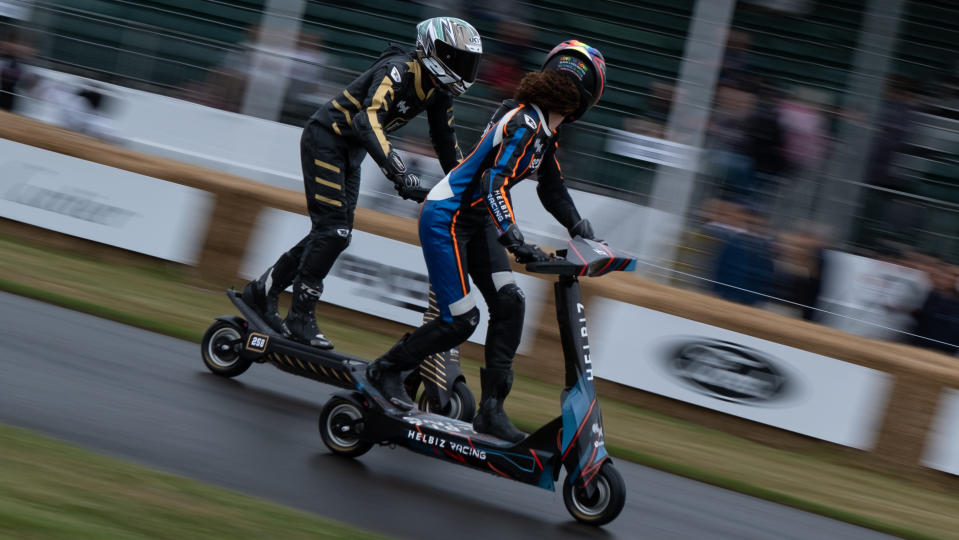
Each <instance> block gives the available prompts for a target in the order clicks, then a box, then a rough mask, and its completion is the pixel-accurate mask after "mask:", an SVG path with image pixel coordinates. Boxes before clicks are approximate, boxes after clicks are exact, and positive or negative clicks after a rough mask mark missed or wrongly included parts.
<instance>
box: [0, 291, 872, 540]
mask: <svg viewBox="0 0 959 540" xmlns="http://www.w3.org/2000/svg"><path fill="white" fill-rule="evenodd" d="M0 355H2V356H0V422H3V423H8V424H13V425H17V426H22V427H26V428H29V429H33V430H36V431H38V432H41V433H44V434H47V435H51V436H53V437H57V438H59V439H63V440H66V441H70V442H73V443H76V444H79V445H81V446H84V447H87V448H90V449H93V450H96V451H99V452H102V453H105V454H109V455H112V456H116V457H120V458H123V459H127V460H131V461H135V462H138V463H141V464H144V465H148V466H151V467H153V468H157V469H161V470H165V471H168V472H172V473H176V474H181V475H185V476H190V477H193V478H196V479H199V480H202V481H205V482H209V483H212V484H217V485H220V486H224V487H227V488H231V489H235V490H237V491H242V492H245V493H249V494H252V495H255V496H259V497H263V498H266V499H271V500H273V501H276V502H279V503H282V504H285V505H289V506H293V507H297V508H300V509H303V510H306V511H309V512H315V513H317V514H321V515H324V516H329V517H332V518H335V519H338V520H341V521H344V522H347V523H350V524H353V525H356V526H359V527H362V528H365V529H371V530H374V531H377V532H380V533H383V534H386V535H389V536H393V537H400V538H411V539H412V538H415V539H432V538H442V539H444V540H448V539H451V538H456V539H471V538H477V539H483V540H489V539H490V538H494V539H496V540H504V539H508V538H550V539H560V538H604V539H636V538H650V539H670V538H696V539H700V538H710V539H713V538H730V539H733V538H735V539H751V538H775V539H787V538H817V539H818V538H830V539H860V538H862V539H865V538H885V536H883V535H880V534H878V533H875V532H873V531H870V530H866V529H861V528H858V527H854V526H852V525H848V524H846V523H842V522H839V521H834V520H830V519H827V518H824V517H820V516H817V515H814V514H809V513H806V512H802V511H799V510H794V509H791V508H788V507H784V506H780V505H777V504H773V503H770V502H767V501H763V500H760V499H755V498H752V497H748V496H745V495H740V494H738V493H734V492H731V491H727V490H724V489H720V488H717V487H713V486H710V485H706V484H702V483H699V482H695V481H692V480H688V479H685V478H681V477H678V476H673V475H670V474H666V473H663V472H660V471H657V470H653V469H648V468H645V467H640V466H637V465H633V464H631V463H626V462H623V461H618V462H617V468H618V469H619V471H620V472H621V473H622V475H623V477H624V478H625V480H626V485H627V488H628V490H629V491H628V495H627V501H626V508H625V509H624V510H623V513H622V514H621V515H620V517H619V518H618V519H617V520H616V521H614V522H613V523H611V524H609V525H607V526H606V527H605V528H603V529H594V528H591V527H586V526H582V525H580V524H578V523H576V522H575V521H573V520H572V518H571V517H570V516H569V514H567V512H566V509H565V507H564V505H563V499H562V493H561V492H559V491H557V492H556V493H553V492H548V491H544V490H540V489H537V488H534V487H531V486H526V485H523V484H519V483H516V482H511V481H508V480H503V479H499V478H495V477H493V476H492V475H488V474H484V473H480V472H476V471H473V470H470V469H466V468H460V467H456V466H453V465H450V464H447V463H443V462H439V461H437V460H432V459H428V458H425V457H422V456H419V455H416V454H413V453H411V452H408V451H406V450H402V449H389V448H385V447H376V448H374V449H373V450H371V451H370V452H369V453H368V454H366V455H364V456H362V457H361V458H359V459H357V460H355V461H351V460H346V459H341V458H337V457H334V456H332V455H330V454H328V452H327V450H326V447H324V446H323V443H322V441H321V440H320V438H319V435H318V433H317V428H316V426H317V416H318V414H319V411H320V409H321V407H322V406H323V403H324V402H325V400H326V399H327V398H328V396H329V395H330V394H331V393H332V392H333V391H335V389H334V388H332V387H328V386H324V385H321V384H319V383H315V382H312V381H309V380H306V379H301V378H299V377H295V376H293V375H289V374H286V373H283V372H280V371H279V370H277V369H275V368H273V367H272V366H268V365H254V366H253V367H252V368H251V369H250V370H249V371H248V372H247V373H245V374H244V375H242V376H240V377H239V378H238V379H236V380H224V379H221V378H218V377H216V376H214V375H212V374H210V373H209V372H207V370H206V369H205V368H204V367H203V364H202V362H201V360H200V352H199V346H198V345H196V344H193V343H189V342H186V341H181V340H177V339H172V338H169V337H166V336H162V335H158V334H154V333H151V332H147V331H143V330H139V329H136V328H132V327H129V326H125V325H122V324H118V323H114V322H111V321H107V320H103V319H99V318H96V317H92V316H89V315H85V314H81V313H77V312H73V311H69V310H66V309H62V308H58V307H54V306H50V305H47V304H43V303H39V302H35V301H32V300H28V299H24V298H21V297H17V296H12V295H8V294H5V293H0ZM559 487H560V486H559V485H558V486H557V488H559Z"/></svg>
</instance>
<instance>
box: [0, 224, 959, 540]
mask: <svg viewBox="0 0 959 540" xmlns="http://www.w3.org/2000/svg"><path fill="white" fill-rule="evenodd" d="M0 254H2V256H0V275H2V276H4V277H3V278H0V289H4V290H7V291H10V292H13V293H16V294H19V295H23V296H28V297H33V298H37V299H39V300H43V301H46V302H50V303H53V304H57V305H61V306H64V307H67V308H70V309H74V310H77V311H83V312H87V313H91V314H94V315H98V316H101V317H105V318H109V319H113V320H116V321H119V322H123V323H126V324H131V325H133V326H138V327H141V328H145V329H148V330H152V331H155V332H160V333H164V334H167V335H171V336H175V337H179V338H182V339H187V340H192V341H199V339H200V337H201V335H202V333H203V331H204V330H205V329H206V327H207V326H208V325H209V324H210V322H211V321H212V320H213V318H214V317H216V316H217V315H221V314H225V313H233V312H234V311H235V309H234V308H233V306H232V304H231V303H230V302H229V300H228V299H227V298H226V296H225V295H224V294H223V291H222V290H220V289H219V288H208V287H203V286H196V285H194V284H192V283H194V282H193V281H192V280H191V279H189V278H188V276H187V275H185V274H184V273H183V271H182V270H181V269H178V268H177V267H170V266H167V265H162V264H157V265H153V266H151V265H150V264H146V263H143V264H141V263H132V262H131V263H125V262H124V263H116V262H113V263H106V262H103V261H100V260H97V259H96V258H91V257H88V256H85V255H84V254H82V253H78V252H72V251H63V250H55V249H49V248H38V247H35V246H29V245H25V244H23V243H21V242H19V241H17V240H16V239H12V238H6V237H0ZM320 322H321V325H322V327H323V329H324V331H325V332H326V333H327V335H330V336H331V337H332V338H333V339H334V341H336V343H337V347H338V348H339V349H341V350H343V351H345V352H347V353H350V354H355V355H358V356H361V357H374V356H376V355H378V354H380V353H382V351H384V350H386V349H387V348H388V347H389V346H390V345H392V343H393V342H394V341H395V339H396V336H390V335H383V334H378V333H375V332H369V331H366V330H362V329H357V328H354V327H352V326H349V325H347V324H344V323H342V322H339V321H337V320H333V319H325V318H323V317H322V314H321V319H320ZM197 356H198V359H197V363H198V365H199V353H198V355H197ZM463 367H464V372H465V373H466V376H467V380H468V381H469V384H470V387H471V389H472V390H473V392H474V393H476V394H477V395H478V394H479V388H478V381H479V364H478V363H477V362H475V361H472V360H471V359H468V358H467V359H465V360H464V364H463ZM558 394H559V388H558V387H554V386H551V385H548V384H545V383H542V382H541V381H538V380H533V379H528V378H523V377H518V378H517V380H516V383H515V384H514V389H513V393H511V394H510V398H509V400H508V401H507V409H508V410H509V412H510V415H511V416H512V417H513V418H514V419H515V420H516V423H517V424H518V425H519V426H520V427H521V428H523V429H525V430H527V431H532V430H533V429H535V427H537V426H538V425H541V424H542V423H544V422H546V421H548V420H550V419H551V418H552V417H553V416H555V415H556V414H557V409H558V407H557V396H558ZM601 400H602V405H603V411H604V420H605V423H606V433H607V437H608V438H607V445H608V447H609V448H610V451H611V453H612V454H613V455H614V456H616V457H618V458H620V459H627V460H630V461H635V462H638V463H641V464H644V465H648V466H651V467H655V468H658V469H662V470H665V471H668V472H671V473H674V474H679V475H682V476H686V477H690V478H693V479H696V480H700V481H703V482H707V483H710V484H714V485H717V486H720V487H725V488H729V489H732V490H735V491H739V492H742V493H745V494H748V495H753V496H757V497H761V498H764V499H769V500H771V501H775V502H778V503H781V504H786V505H789V506H793V507H796V508H800V509H803V510H807V511H811V512H815V513H818V514H822V515H825V516H829V517H832V518H836V519H840V520H843V521H848V522H850V523H854V524H857V525H861V526H864V527H869V528H872V529H876V530H879V531H883V532H886V533H889V534H894V535H896V536H901V537H905V538H946V537H952V538H959V518H957V509H959V494H957V493H956V492H955V491H951V490H949V489H948V488H946V487H943V488H941V489H937V488H936V487H935V486H930V485H929V484H928V482H927V483H920V482H913V481H911V480H910V479H909V478H904V477H902V476H894V475H886V474H882V473H881V472H877V471H874V470H866V469H864V468H862V467H857V466H856V463H855V457H854V456H853V457H850V455H849V454H847V453H844V452H842V451H838V450H837V451H835V452H830V451H817V452H816V453H815V455H811V454H804V453H800V452H795V451H790V450H784V449H778V448H772V447H769V446H766V445H763V444H759V443H756V442H752V441H748V440H745V439H741V438H738V437H734V436H731V435H728V434H725V433H722V432H719V431H716V430H712V429H708V428H704V427H702V426H699V425H695V424H691V423H689V422H684V421H681V420H678V419H675V418H671V417H667V416H664V415H661V414H658V413H655V412H652V411H647V410H643V409H639V408H636V407H633V406H630V405H627V404H623V403H619V402H615V401H611V400H604V399H602V397H601Z"/></svg>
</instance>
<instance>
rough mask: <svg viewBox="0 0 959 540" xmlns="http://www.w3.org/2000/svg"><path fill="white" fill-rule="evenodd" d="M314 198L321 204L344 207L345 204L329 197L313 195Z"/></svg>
mask: <svg viewBox="0 0 959 540" xmlns="http://www.w3.org/2000/svg"><path fill="white" fill-rule="evenodd" d="M313 196H314V197H316V200H318V201H320V202H325V203H326V204H332V205H333V206H343V203H341V202H340V201H338V200H336V199H331V198H329V197H324V196H322V195H313Z"/></svg>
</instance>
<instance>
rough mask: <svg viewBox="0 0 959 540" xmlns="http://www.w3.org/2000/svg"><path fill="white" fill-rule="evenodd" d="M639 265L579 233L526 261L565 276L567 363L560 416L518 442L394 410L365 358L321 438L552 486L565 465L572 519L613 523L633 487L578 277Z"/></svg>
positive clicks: (338, 446)
mask: <svg viewBox="0 0 959 540" xmlns="http://www.w3.org/2000/svg"><path fill="white" fill-rule="evenodd" d="M635 264H636V261H635V260H634V259H633V258H631V257H629V256H625V255H623V254H621V253H616V252H614V251H613V250H612V249H610V248H609V247H608V246H606V245H605V244H602V243H599V242H594V241H591V240H584V239H581V238H576V239H574V240H572V241H571V242H570V243H569V246H568V248H567V249H566V250H560V251H558V252H557V256H556V258H555V259H554V260H551V261H548V262H541V263H531V264H528V265H526V269H527V270H529V271H530V272H536V273H541V274H554V275H558V280H557V283H556V284H555V294H556V311H557V319H558V321H559V327H560V331H561V335H562V343H563V356H564V357H565V362H566V388H565V390H563V392H562V394H561V396H560V403H561V409H562V415H561V416H560V417H558V418H556V419H554V420H553V421H551V422H549V423H548V424H546V425H545V426H543V427H541V428H540V429H538V430H537V431H536V432H535V433H533V434H532V435H530V436H528V437H527V438H526V439H524V440H523V441H521V442H519V443H516V444H513V443H509V442H506V441H503V440H500V439H496V438H494V437H491V436H489V435H483V434H479V433H476V432H475V431H473V427H472V425H471V424H469V423H467V422H463V421H458V420H454V419H450V418H446V417H442V416H438V415H435V414H430V413H428V412H425V411H422V410H417V409H413V410H411V411H401V410H398V409H396V408H394V407H393V406H392V405H391V404H390V403H389V402H388V401H387V400H386V399H385V398H384V397H383V396H382V395H381V394H380V393H379V392H377V391H376V390H375V389H374V388H373V387H372V385H370V384H369V382H368V381H367V379H366V377H365V367H366V364H365V363H362V364H361V363H356V364H347V365H344V369H346V370H347V373H346V374H345V375H347V376H348V377H349V378H350V379H351V380H352V381H353V386H354V388H355V391H353V392H350V393H342V394H337V395H336V396H334V397H333V398H332V399H330V401H329V402H327V404H326V405H325V406H324V408H323V411H322V413H321V414H320V425H319V429H320V436H321V437H322V439H323V442H324V443H325V444H326V446H327V447H328V448H329V449H330V451H332V452H333V453H334V454H338V455H341V456H348V457H356V456H360V455H362V454H364V453H365V452H367V451H368V450H369V449H370V448H372V447H373V445H374V444H383V445H398V446H403V447H406V448H409V449H410V450H414V451H417V452H420V453H423V454H426V455H428V456H432V457H436V458H439V459H443V460H446V461H451V462H454V463H458V464H460V465H466V466H469V467H473V468H476V469H480V470H483V471H486V472H489V473H492V474H496V475H499V476H503V477H505V478H511V479H513V480H518V481H520V482H524V483H527V484H532V485H535V486H539V487H541V488H544V489H549V490H554V489H555V482H556V481H557V480H558V479H559V472H560V468H561V467H565V469H566V479H565V481H564V482H563V501H564V502H565V504H566V508H567V510H568V511H569V512H570V514H572V516H573V517H574V518H576V519H577V520H578V521H581V522H583V523H587V524H590V525H596V526H599V525H603V524H605V523H608V522H610V521H611V520H613V519H614V518H616V516H618V515H619V513H620V511H622V509H623V506H624V504H625V502H626V486H625V484H624V482H623V479H622V477H621V476H620V474H619V473H618V472H617V471H616V469H615V468H614V467H613V464H612V462H611V460H610V457H609V455H608V454H607V453H606V446H605V443H604V434H603V420H602V414H601V412H600V408H599V403H598V401H597V399H596V392H595V390H594V388H593V372H592V363H591V362H590V358H589V354H590V353H589V342H588V339H587V336H588V332H587V328H586V314H585V311H584V307H583V303H582V294H581V292H580V287H579V281H578V277H580V276H599V275H603V274H606V273H608V272H611V271H615V270H632V269H633V268H634V267H635Z"/></svg>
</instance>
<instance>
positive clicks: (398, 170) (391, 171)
mask: <svg viewBox="0 0 959 540" xmlns="http://www.w3.org/2000/svg"><path fill="white" fill-rule="evenodd" d="M382 169H383V175H384V176H386V177H387V178H389V179H390V180H392V181H393V182H396V181H398V180H399V179H400V178H402V176H403V175H404V174H406V164H405V163H403V158H401V157H400V155H399V154H397V153H396V150H390V153H389V154H388V155H387V156H386V163H384V164H383V167H382Z"/></svg>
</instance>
